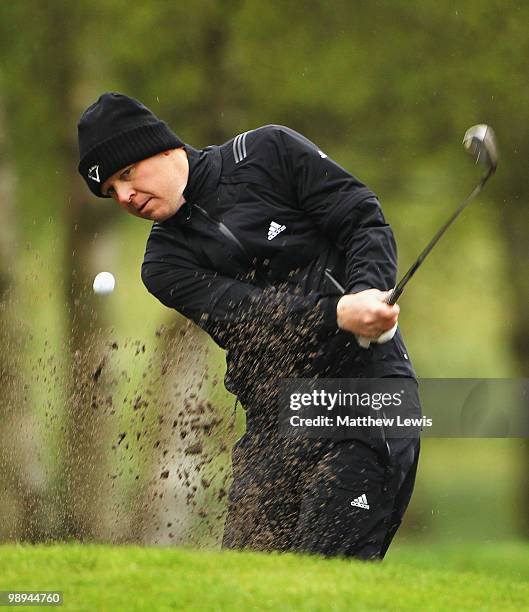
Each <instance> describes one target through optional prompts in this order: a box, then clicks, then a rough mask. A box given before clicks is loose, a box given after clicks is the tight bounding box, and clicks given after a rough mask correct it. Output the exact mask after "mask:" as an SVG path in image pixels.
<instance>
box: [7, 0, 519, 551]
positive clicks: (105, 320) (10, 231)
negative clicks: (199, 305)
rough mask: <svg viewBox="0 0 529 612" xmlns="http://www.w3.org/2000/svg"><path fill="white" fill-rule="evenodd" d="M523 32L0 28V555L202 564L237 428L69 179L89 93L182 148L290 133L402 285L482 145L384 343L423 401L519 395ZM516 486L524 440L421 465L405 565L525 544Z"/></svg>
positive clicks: (111, 16)
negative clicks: (338, 167)
mask: <svg viewBox="0 0 529 612" xmlns="http://www.w3.org/2000/svg"><path fill="white" fill-rule="evenodd" d="M528 22H529V6H528V5H527V4H526V3H524V2H508V1H501V2H500V1H499V0H480V1H477V0H469V1H467V2H451V1H448V0H436V1H433V0H422V1H421V2H418V1H416V0H414V1H410V2H390V1H384V0H379V1H377V0H372V1H369V2H368V1H362V2H354V3H353V2H346V1H345V0H344V1H331V2H323V1H321V0H320V1H313V2H300V1H293V0H291V1H288V0H287V1H282V2H279V1H278V0H273V1H270V2H266V3H263V2H257V1H256V0H240V1H239V0H226V1H224V2H220V0H191V1H190V2H187V3H180V2H176V1H169V0H158V1H155V0H148V1H143V2H130V1H127V2H125V1H123V0H104V1H103V0H90V2H88V1H85V0H77V1H76V2H67V1H66V0H64V1H58V0H47V1H46V2H40V1H38V0H33V1H28V0H17V2H14V3H7V2H3V3H0V58H1V60H0V61H1V66H0V190H1V198H0V210H1V211H2V222H1V224H0V292H1V301H0V381H1V383H2V393H1V394H0V410H1V418H0V510H1V514H2V521H1V523H0V541H19V540H24V541H32V542H36V541H48V540H57V539H58V540H69V539H80V540H83V541H100V542H137V543H146V544H147V543H156V544H179V545H194V546H217V545H218V543H219V536H220V533H221V528H222V520H223V516H224V513H225V502H226V490H227V488H228V486H229V478H230V474H229V451H230V447H231V444H232V443H233V441H234V440H235V439H236V438H237V437H238V436H239V435H240V434H241V433H242V431H243V429H244V414H243V413H242V411H241V409H240V408H239V410H238V412H237V414H236V415H234V413H233V403H234V398H233V397H232V396H230V395H229V394H227V393H226V392H225V391H224V390H223V386H222V375H223V354H222V352H221V351H220V350H219V349H218V348H216V347H215V346H214V345H213V343H212V342H211V341H209V339H208V338H207V337H206V336H205V334H204V333H202V332H201V331H200V330H199V329H198V328H196V327H195V326H193V325H190V324H188V323H187V322H186V321H185V320H184V319H182V318H181V317H180V316H179V315H178V314H177V313H175V312H172V311H170V310H168V309H166V308H164V307H163V306H162V305H161V304H159V303H157V302H156V301H155V299H154V298H153V297H151V296H149V295H148V294H147V292H146V290H145V289H144V287H143V285H142V283H141V280H140V265H141V262H142V259H143V251H144V245H145V240H146V238H147V235H148V233H149V229H150V224H149V223H146V222H145V221H143V220H140V219H137V218H133V217H130V216H127V215H126V214H125V213H123V212H122V211H120V210H118V207H117V205H116V204H115V203H114V202H113V201H109V200H98V199H96V198H94V197H92V196H91V195H90V194H89V192H88V190H87V188H86V186H85V184H84V183H83V181H82V179H81V178H80V177H79V176H78V174H77V169H76V168H77V163H78V154H77V144H76V137H77V133H76V123H77V119H78V117H79V115H80V114H81V112H82V111H83V110H84V108H86V107H87V106H88V105H89V104H91V103H92V102H93V101H94V100H95V99H96V98H97V97H98V96H99V95H100V94H101V93H102V92H103V91H109V90H110V91H121V92H124V93H126V94H128V95H131V96H133V97H136V98H139V99H140V100H142V101H143V102H144V103H145V104H146V105H147V106H149V107H150V108H152V109H153V110H154V112H155V113H156V114H158V116H160V117H161V118H163V119H165V120H166V121H167V122H168V123H169V125H170V126H171V127H172V128H173V130H174V131H175V132H176V133H177V134H178V135H179V136H180V137H181V138H182V139H183V140H184V141H185V142H187V143H190V144H192V145H193V146H195V147H197V148H201V147H203V146H206V145H208V144H220V143H221V142H224V141H225V140H227V139H228V138H230V137H232V136H233V135H235V134H237V133H240V132H242V131H246V130H249V129H252V128H254V127H257V126H260V125H263V124H267V123H279V124H286V125H288V126H290V127H292V128H294V129H296V130H298V131H300V132H302V133H304V134H305V135H306V136H307V137H308V138H310V139H311V140H313V141H314V142H316V143H318V145H319V146H320V147H321V148H322V149H324V150H325V151H326V152H327V153H328V154H329V155H330V156H331V157H333V158H334V159H335V160H337V161H338V162H339V163H340V164H342V165H344V166H345V167H346V168H348V169H349V170H350V171H351V172H352V173H353V174H355V175H356V176H358V177H359V178H361V180H363V181H364V182H365V183H367V184H368V185H369V186H370V187H371V188H372V189H373V190H374V191H375V192H376V193H377V194H378V196H379V198H380V200H381V201H382V204H383V208H384V212H385V214H386V217H387V219H388V221H389V222H390V223H391V224H392V226H393V228H394V230H395V234H396V237H397V242H398V246H399V262H400V272H401V273H402V272H403V271H405V270H406V269H407V267H408V266H409V265H410V264H411V262H412V261H413V259H414V258H415V256H416V255H417V254H418V252H419V251H420V250H421V248H422V247H423V246H424V245H425V244H426V242H427V241H428V240H429V238H430V237H431V235H433V233H434V232H435V230H436V229H437V227H438V226H439V224H440V223H441V222H443V221H444V220H445V218H446V217H447V216H448V214H449V213H450V212H451V211H452V210H453V209H454V207H455V206H456V204H457V203H458V202H459V201H460V200H462V199H463V197H464V196H465V195H466V194H467V193H468V192H469V191H470V190H471V188H472V187H473V186H474V184H475V183H476V182H477V179H478V177H479V173H480V170H479V169H478V168H476V167H474V166H473V164H472V162H471V161H470V159H469V158H468V157H467V156H466V155H465V153H464V152H463V148H462V146H461V141H462V137H463V134H464V132H465V130H466V129H467V128H468V127H469V126H471V125H473V124H475V123H489V124H491V125H492V126H493V127H494V128H495V130H496V133H497V135H498V138H499V143H500V153H501V159H500V165H499V168H498V173H497V176H496V177H494V179H493V180H492V181H491V183H490V185H489V186H488V187H487V189H486V190H485V192H484V193H483V195H482V196H480V198H479V200H478V201H476V202H475V203H474V204H473V205H472V206H471V207H470V208H469V209H468V210H467V211H465V213H464V215H463V217H462V218H461V219H460V220H459V221H458V223H457V224H456V226H455V227H454V228H453V229H451V230H450V232H449V233H448V234H447V235H446V236H445V237H444V238H443V241H442V242H441V243H440V245H439V246H438V247H437V249H436V250H435V251H434V252H433V254H432V255H431V256H430V258H429V260H428V261H427V263H426V264H425V265H424V267H423V269H421V271H420V272H419V273H418V275H417V277H416V279H414V281H413V282H412V284H411V285H410V286H409V289H408V290H407V293H406V295H405V296H404V297H403V298H402V300H401V309H402V310H401V312H402V314H401V319H400V320H401V328H402V330H403V333H404V335H405V338H406V342H407V345H408V348H409V351H410V354H411V356H412V359H413V361H414V364H415V367H416V370H417V373H418V375H419V376H420V377H430V378H441V377H478V378H487V377H496V378H499V377H515V376H522V377H523V376H529V348H528V347H529V319H528V317H527V312H526V311H527V305H528V303H529V282H528V280H527V276H528V275H527V271H528V268H529V241H528V239H527V228H528V222H529V209H528V208H527V206H526V202H527V199H528V192H529V184H528V181H527V160H526V154H527V150H528V144H529V131H528V130H527V129H526V127H525V126H526V119H527V117H528V116H529V107H528V105H527V104H526V100H527V99H528V98H529V81H528V79H527V65H528V59H529V38H528V37H527V26H526V24H527V23H528ZM101 270H109V271H111V272H113V273H114V274H115V276H116V278H117V288H116V291H115V292H114V293H113V294H112V295H111V296H108V297H100V296H94V295H93V294H92V290H91V284H92V280H93V277H94V275H95V274H96V273H97V272H99V271H101ZM207 434H209V435H207ZM199 451H201V452H199ZM528 465H529V452H528V447H527V444H526V441H525V440H517V439H510V440H490V439H483V440H462V439H459V440H454V439H452V440H450V439H442V440H441V439H429V440H425V441H424V444H423V450H422V461H421V464H420V470H419V476H418V482H417V487H416V492H415V496H414V498H413V501H412V504H411V506H410V510H409V512H408V515H407V517H406V523H405V527H404V529H403V530H402V531H401V532H400V533H399V538H400V541H404V540H412V541H417V542H428V541H432V540H434V539H443V540H454V541H455V540H458V541H466V540H495V539H508V538H515V537H523V538H525V537H527V535H528V533H529V523H528V520H527V508H528V504H529V479H528V477H527V467H528Z"/></svg>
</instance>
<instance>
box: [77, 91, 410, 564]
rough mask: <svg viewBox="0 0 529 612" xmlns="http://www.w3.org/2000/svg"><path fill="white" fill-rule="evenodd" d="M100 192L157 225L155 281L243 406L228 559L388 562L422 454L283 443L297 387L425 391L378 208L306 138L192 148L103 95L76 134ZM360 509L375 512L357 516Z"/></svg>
mask: <svg viewBox="0 0 529 612" xmlns="http://www.w3.org/2000/svg"><path fill="white" fill-rule="evenodd" d="M78 128H79V148H80V163H79V171H80V173H81V175H82V176H83V178H84V179H85V181H86V183H87V185H88V187H89V188H90V189H91V191H92V192H93V193H94V194H95V195H96V196H99V197H111V198H114V199H115V200H116V201H117V202H118V203H119V205H120V206H122V207H123V208H124V209H125V210H126V211H127V212H129V213H130V214H133V215H135V216H138V217H141V218H143V219H149V220H151V221H154V222H155V223H154V224H153V226H152V230H151V233H150V236H149V239H148V242H147V249H146V253H145V259H144V263H143V266H142V279H143V282H144V283H145V285H146V287H147V288H148V290H149V291H150V292H151V293H153V295H155V296H156V297H157V298H158V299H159V300H160V301H161V302H162V303H164V304H165V305H167V306H169V307H171V308H174V309H176V310H177V311H178V312H180V313H182V314H183V315H184V316H186V317H188V318H189V319H191V320H193V321H194V322H195V323H196V324H197V325H199V326H200V327H202V328H203V329H204V330H206V331H207V332H208V333H209V334H210V335H211V337H212V338H213V339H214V340H215V341H216V342H217V343H218V344H219V345H220V346H221V347H223V348H224V349H226V361H227V372H226V377H225V384H226V387H227V389H228V390H230V391H231V392H233V393H234V394H236V395H237V398H238V399H239V400H240V402H241V403H242V405H243V406H244V407H245V409H246V416H247V431H246V434H245V435H244V436H243V437H242V438H241V439H240V440H239V441H238V442H237V444H236V445H235V448H234V451H233V471H234V481H233V485H232V488H231V491H230V496H229V500H230V506H229V512H228V518H227V521H226V526H225V533H224V542H223V545H224V546H225V547H228V548H252V549H257V550H295V551H300V552H311V553H319V554H324V555H327V556H331V555H337V554H340V555H347V556H355V557H358V558H361V559H381V558H383V556H384V554H385V552H386V550H387V548H388V546H389V544H390V542H391V539H392V538H393V536H394V534H395V532H396V530H397V528H398V526H399V525H400V522H401V520H402V516H403V514H404V511H405V509H406V507H407V505H408V502H409V499H410V497H411V492H412V489H413V484H414V480H415V473H416V468H417V460H418V454H419V442H418V439H413V438H412V439H401V440H386V439H384V436H382V437H379V438H376V437H375V438H373V439H369V440H362V439H353V440H351V439H346V440H333V439H330V438H322V439H319V440H308V439H306V440H299V439H297V438H289V437H284V436H281V435H279V431H278V411H279V397H278V388H279V385H278V383H279V381H280V380H281V379H282V378H286V377H312V378H320V377H328V378H375V377H406V378H410V379H414V378H415V374H414V371H413V368H412V366H411V364H410V361H409V359H408V355H407V352H406V349H405V346H404V343H403V341H402V338H401V335H400V332H399V330H398V329H397V330H396V333H395V335H394V337H393V339H392V340H391V341H390V342H388V343H386V344H377V343H376V342H375V343H373V344H371V346H370V348H369V349H367V350H364V349H362V348H360V347H359V344H358V342H357V337H360V336H363V337H365V338H368V339H371V340H376V339H377V338H378V337H379V336H380V334H381V333H382V332H384V331H386V330H390V329H392V328H393V329H395V328H396V324H397V319H398V314H399V307H398V306H397V305H395V306H388V305H387V304H386V303H385V302H384V300H385V298H386V297H387V295H388V290H389V289H390V288H391V287H393V285H394V283H395V275H396V247H395V242H394V239H393V234H392V232H391V229H390V227H389V226H388V225H387V224H386V222H385V220H384V217H383V215H382V212H381V208H380V205H379V203H378V200H377V198H376V196H375V194H374V193H373V192H372V191H370V190H369V189H368V188H367V187H366V186H365V185H363V184H362V183H361V182H360V181H359V180H358V179H356V178H354V177H353V176H352V175H350V174H349V173H348V172H347V171H346V170H344V169H343V168H341V167H340V166H339V165H338V164H336V163H335V162H333V161H332V160H331V159H330V158H329V157H328V156H327V155H326V154H325V153H324V152H323V151H321V150H320V149H318V147H316V146H315V145H314V144H313V143H312V142H310V141H309V140H307V139H306V138H305V137H303V136H301V135H300V134H298V133H297V132H295V131H293V130H291V129H289V128H286V127H282V126H275V125H269V126H264V127H261V128H258V129H255V130H251V131H248V132H244V133H242V134H239V135H238V136H236V137H235V138H233V139H231V140H230V141H228V142H227V143H225V144H223V145H221V146H211V147H207V148H205V149H203V150H196V149H194V148H193V147H191V146H189V145H187V144H184V143H183V142H182V141H181V140H180V139H179V138H178V137H177V136H176V135H175V134H174V133H173V132H172V131H171V130H170V129H169V127H168V126H167V125H166V124H165V123H164V122H163V121H160V120H159V119H158V118H157V117H156V116H155V115H154V114H153V113H152V112H151V111H150V110H149V109H147V108H146V107H145V106H143V105H142V104H140V103H139V102H138V101H136V100H134V99H132V98H129V97H127V96H124V95H121V94H116V93H106V94H103V95H102V96H101V97H100V98H99V99H98V100H97V102H95V103H94V104H93V105H91V106H90V107H89V108H88V109H87V110H86V111H85V112H84V114H83V115H82V117H81V120H80V122H79V126H78ZM358 499H362V500H367V503H357V502H358Z"/></svg>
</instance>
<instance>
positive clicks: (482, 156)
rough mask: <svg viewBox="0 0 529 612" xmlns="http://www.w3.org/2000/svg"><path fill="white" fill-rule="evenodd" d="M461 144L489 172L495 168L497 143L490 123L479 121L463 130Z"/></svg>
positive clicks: (496, 163)
mask: <svg viewBox="0 0 529 612" xmlns="http://www.w3.org/2000/svg"><path fill="white" fill-rule="evenodd" d="M463 145H464V147H465V150H466V151H467V153H468V154H469V155H472V157H474V159H475V160H476V163H478V162H479V163H481V164H483V165H484V166H486V167H487V168H488V170H489V172H490V173H492V172H494V171H495V170H496V166H497V165H498V145H497V142H496V135H495V134H494V130H493V129H492V128H491V127H490V125H486V124H484V123H481V124H479V125H473V126H472V127H471V128H469V129H468V130H467V131H466V132H465V137H464V138H463Z"/></svg>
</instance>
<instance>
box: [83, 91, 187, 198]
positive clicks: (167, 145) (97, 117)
mask: <svg viewBox="0 0 529 612" xmlns="http://www.w3.org/2000/svg"><path fill="white" fill-rule="evenodd" d="M77 131H78V137H79V158H80V160H81V161H80V162H79V172H80V174H81V176H82V177H83V178H84V180H85V181H86V184H87V185H88V187H89V188H90V190H91V191H92V192H93V193H94V194H95V195H96V196H99V197H100V198H105V197H108V196H105V195H103V194H102V193H101V185H102V184H103V183H104V182H105V181H106V180H107V178H108V177H109V176H112V175H113V174H114V172H117V171H118V170H120V169H121V168H124V167H125V166H127V165H128V164H133V163H134V162H137V161H140V160H142V159H146V158H147V157H151V156H153V155H156V154H157V153H161V152H162V151H167V150H168V149H176V148H177V147H182V146H184V143H183V142H182V141H181V140H180V139H179V138H178V136H176V135H175V134H173V132H172V131H171V129H170V128H169V126H168V125H167V124H166V123H165V122H164V121H161V120H160V119H158V117H156V115H155V114H154V113H153V112H151V111H150V110H149V109H148V108H147V107H146V106H144V105H143V104H141V102H138V101H137V100H134V98H129V97H128V96H125V95H123V94H119V93H104V94H103V95H102V96H100V97H99V99H98V100H97V102H94V104H92V105H91V106H89V107H88V108H87V109H86V110H85V112H84V113H83V114H82V116H81V119H80V120H79V123H78V125H77Z"/></svg>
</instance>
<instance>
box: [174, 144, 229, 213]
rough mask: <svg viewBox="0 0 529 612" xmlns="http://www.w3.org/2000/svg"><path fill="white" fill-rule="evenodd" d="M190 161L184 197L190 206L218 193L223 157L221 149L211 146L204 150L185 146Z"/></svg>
mask: <svg viewBox="0 0 529 612" xmlns="http://www.w3.org/2000/svg"><path fill="white" fill-rule="evenodd" d="M184 149H185V152H186V153H187V159H188V161H189V178H188V179H187V185H186V187H185V189H184V193H183V196H184V198H185V201H186V202H188V203H189V204H195V203H196V204H198V203H200V202H204V201H205V200H207V199H209V197H210V196H211V195H212V194H213V193H214V192H215V191H216V189H217V185H218V183H219V180H220V174H221V171H222V157H221V154H220V149H219V147H216V146H211V147H206V148H205V149H202V150H197V149H194V148H193V147H191V146H189V145H187V144H186V145H184Z"/></svg>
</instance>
